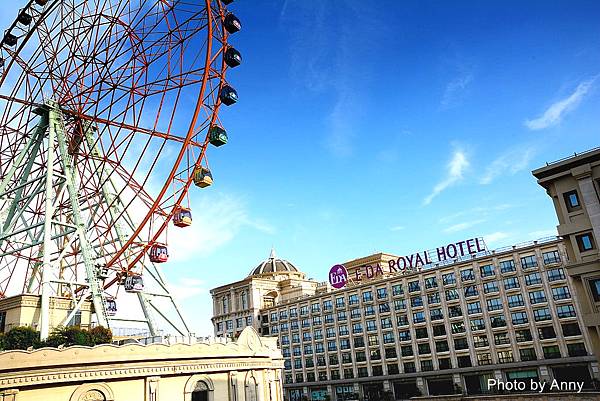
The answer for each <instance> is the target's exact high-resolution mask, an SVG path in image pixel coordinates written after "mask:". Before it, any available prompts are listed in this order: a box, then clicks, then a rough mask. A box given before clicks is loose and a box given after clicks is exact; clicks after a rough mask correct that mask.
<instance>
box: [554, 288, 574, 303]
mask: <svg viewBox="0 0 600 401" xmlns="http://www.w3.org/2000/svg"><path fill="white" fill-rule="evenodd" d="M552 298H553V299H554V300H555V301H558V300H561V299H569V298H571V291H569V287H567V286H564V287H555V288H553V289H552Z"/></svg>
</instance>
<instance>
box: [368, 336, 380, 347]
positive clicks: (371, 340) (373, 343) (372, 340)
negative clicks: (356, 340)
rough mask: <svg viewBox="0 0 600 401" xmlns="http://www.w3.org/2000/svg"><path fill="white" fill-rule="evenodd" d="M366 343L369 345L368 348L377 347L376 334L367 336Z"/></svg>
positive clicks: (377, 338)
mask: <svg viewBox="0 0 600 401" xmlns="http://www.w3.org/2000/svg"><path fill="white" fill-rule="evenodd" d="M367 342H368V344H369V347H373V346H376V345H379V336H378V335H377V334H371V335H368V336H367Z"/></svg>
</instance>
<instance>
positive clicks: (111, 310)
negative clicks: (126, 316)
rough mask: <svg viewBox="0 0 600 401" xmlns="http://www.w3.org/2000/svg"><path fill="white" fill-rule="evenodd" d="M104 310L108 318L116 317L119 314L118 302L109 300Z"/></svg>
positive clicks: (106, 301)
mask: <svg viewBox="0 0 600 401" xmlns="http://www.w3.org/2000/svg"><path fill="white" fill-rule="evenodd" d="M104 309H106V314H107V315H108V316H115V315H116V314H117V301H115V300H114V299H113V298H107V299H106V300H105V303H104Z"/></svg>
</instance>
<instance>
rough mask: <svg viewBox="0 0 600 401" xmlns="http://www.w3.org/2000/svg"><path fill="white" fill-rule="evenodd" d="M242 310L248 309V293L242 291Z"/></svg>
mask: <svg viewBox="0 0 600 401" xmlns="http://www.w3.org/2000/svg"><path fill="white" fill-rule="evenodd" d="M241 298H242V310H246V309H248V293H247V292H246V291H242V295H241Z"/></svg>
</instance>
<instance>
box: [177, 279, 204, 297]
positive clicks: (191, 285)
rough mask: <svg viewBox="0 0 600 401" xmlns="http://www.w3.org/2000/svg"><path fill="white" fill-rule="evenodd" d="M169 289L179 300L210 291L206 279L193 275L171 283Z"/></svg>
mask: <svg viewBox="0 0 600 401" xmlns="http://www.w3.org/2000/svg"><path fill="white" fill-rule="evenodd" d="M169 289H170V291H171V293H172V294H174V295H175V296H176V297H177V300H179V301H181V300H184V299H189V298H194V297H196V296H198V295H200V294H206V293H207V292H208V290H207V288H206V283H205V282H204V281H202V280H198V279H195V278H191V277H181V278H179V280H178V281H176V282H175V283H174V284H171V285H169Z"/></svg>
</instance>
